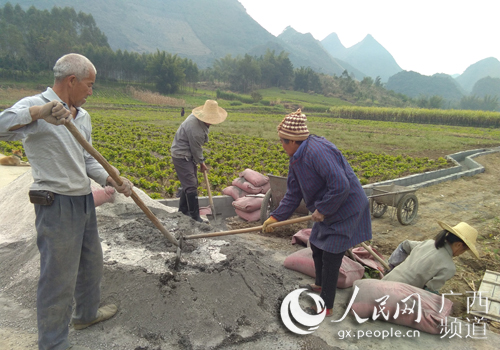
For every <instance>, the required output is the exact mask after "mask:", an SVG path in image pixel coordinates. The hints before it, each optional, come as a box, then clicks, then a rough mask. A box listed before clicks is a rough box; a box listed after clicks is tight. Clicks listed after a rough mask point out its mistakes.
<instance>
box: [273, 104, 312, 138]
mask: <svg viewBox="0 0 500 350" xmlns="http://www.w3.org/2000/svg"><path fill="white" fill-rule="evenodd" d="M306 121H307V118H306V116H305V114H302V111H301V110H300V108H299V109H297V112H295V113H291V114H289V115H287V116H286V117H285V118H283V120H282V121H281V123H280V125H278V136H279V137H280V138H282V139H288V140H294V141H304V140H305V139H307V138H308V137H309V130H308V129H307V125H306Z"/></svg>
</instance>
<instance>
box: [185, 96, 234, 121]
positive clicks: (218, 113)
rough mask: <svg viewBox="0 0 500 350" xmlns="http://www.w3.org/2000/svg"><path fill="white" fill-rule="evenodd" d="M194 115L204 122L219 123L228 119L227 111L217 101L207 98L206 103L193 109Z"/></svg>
mask: <svg viewBox="0 0 500 350" xmlns="http://www.w3.org/2000/svg"><path fill="white" fill-rule="evenodd" d="M192 113H193V115H194V116H195V117H196V118H198V119H199V120H201V121H202V122H204V123H208V124H219V123H222V122H223V121H224V120H226V117H227V112H226V110H225V109H224V108H221V107H219V104H218V103H217V101H214V100H206V101H205V104H204V105H203V106H200V107H196V108H195V109H193V112H192Z"/></svg>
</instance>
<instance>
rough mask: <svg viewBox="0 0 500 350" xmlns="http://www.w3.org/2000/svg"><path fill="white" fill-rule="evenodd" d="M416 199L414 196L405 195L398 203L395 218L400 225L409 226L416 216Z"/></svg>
mask: <svg viewBox="0 0 500 350" xmlns="http://www.w3.org/2000/svg"><path fill="white" fill-rule="evenodd" d="M417 212H418V199H417V196H415V195H414V194H411V193H409V194H407V195H405V196H404V197H403V198H401V200H400V201H399V203H398V209H397V216H398V221H399V222H400V223H401V225H409V224H410V223H411V222H412V221H413V219H415V217H416V216H417Z"/></svg>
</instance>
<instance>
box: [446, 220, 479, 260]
mask: <svg viewBox="0 0 500 350" xmlns="http://www.w3.org/2000/svg"><path fill="white" fill-rule="evenodd" d="M438 224H439V226H441V227H442V228H443V229H444V230H446V231H448V232H451V233H453V234H454V235H455V236H457V237H458V238H460V239H461V240H462V241H464V243H465V244H467V246H468V247H469V248H470V250H471V252H473V253H474V255H475V256H476V258H478V259H479V253H478V252H477V249H476V238H477V230H476V229H475V228H474V227H472V226H470V225H469V224H467V223H465V222H461V223H459V224H458V225H456V226H453V227H451V226H450V225H447V224H445V223H444V222H441V221H438Z"/></svg>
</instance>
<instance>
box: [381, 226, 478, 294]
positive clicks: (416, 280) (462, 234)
mask: <svg viewBox="0 0 500 350" xmlns="http://www.w3.org/2000/svg"><path fill="white" fill-rule="evenodd" d="M438 224H439V226H441V228H442V229H443V230H442V231H440V232H439V233H438V235H437V236H436V237H435V239H430V240H426V241H423V242H418V241H409V240H406V241H404V242H402V243H401V244H400V246H399V247H398V248H397V249H396V251H397V250H398V249H399V250H400V251H401V252H402V253H403V254H400V255H402V258H400V259H399V261H393V262H392V264H393V265H396V267H395V268H394V269H393V270H391V272H390V273H389V274H387V275H385V276H384V278H382V280H384V281H394V282H402V283H406V284H410V285H412V286H415V287H419V288H422V289H425V290H428V291H430V292H433V293H438V292H439V289H441V287H442V286H443V285H444V284H445V282H446V281H447V280H449V279H450V278H452V277H453V276H454V275H455V272H456V268H455V263H454V262H453V257H455V256H459V255H461V254H463V253H464V252H466V251H468V250H470V251H471V252H472V253H474V255H475V256H476V258H478V259H479V254H478V252H477V249H476V238H477V231H476V229H474V228H473V227H472V226H469V225H468V224H467V223H465V222H461V223H459V224H458V225H456V226H453V227H451V226H450V225H447V224H445V223H444V222H441V221H438ZM407 254H409V255H408V256H407V257H405V255H407ZM394 255H395V253H393V255H391V258H394ZM403 259H404V260H403ZM401 260H403V261H402V262H401ZM389 261H391V259H389Z"/></svg>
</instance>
